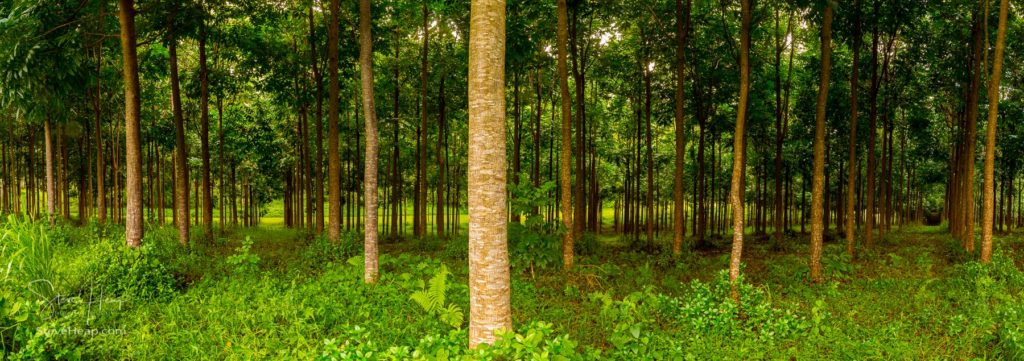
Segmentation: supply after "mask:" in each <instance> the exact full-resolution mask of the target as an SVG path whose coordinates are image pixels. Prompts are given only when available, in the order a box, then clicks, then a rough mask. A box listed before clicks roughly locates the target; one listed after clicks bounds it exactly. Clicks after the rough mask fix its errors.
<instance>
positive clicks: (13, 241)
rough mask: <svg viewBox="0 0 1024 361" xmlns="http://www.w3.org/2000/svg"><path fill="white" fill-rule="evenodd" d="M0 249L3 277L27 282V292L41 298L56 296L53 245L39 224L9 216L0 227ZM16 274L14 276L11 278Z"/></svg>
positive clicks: (46, 229) (46, 228)
mask: <svg viewBox="0 0 1024 361" xmlns="http://www.w3.org/2000/svg"><path fill="white" fill-rule="evenodd" d="M0 247H3V251H2V252H0V255H3V256H4V258H3V259H4V260H5V261H6V262H4V266H5V273H6V274H5V275H4V277H5V278H8V277H16V279H18V280H20V281H22V282H25V283H27V285H28V286H27V287H28V289H29V291H31V292H32V293H35V294H37V295H39V297H41V298H43V299H50V298H53V297H54V296H55V295H56V294H57V290H56V288H55V284H57V283H58V282H59V280H58V279H57V273H56V269H55V265H54V256H55V251H56V246H55V245H54V242H53V241H52V240H51V237H50V234H49V229H48V227H47V226H46V225H44V224H43V223H42V222H32V221H29V220H25V219H19V218H18V217H16V216H8V217H7V221H6V222H4V223H3V224H2V228H0ZM11 272H16V275H11Z"/></svg>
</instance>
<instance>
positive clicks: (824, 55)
mask: <svg viewBox="0 0 1024 361" xmlns="http://www.w3.org/2000/svg"><path fill="white" fill-rule="evenodd" d="M831 61H832V6H831V5H830V4H828V5H826V6H825V19H824V20H823V24H822V27H821V85H819V88H818V107H817V113H816V114H817V115H816V117H815V127H814V180H813V182H814V186H813V187H812V190H811V192H812V196H811V203H812V204H811V280H812V281H813V282H814V283H821V282H822V281H824V278H823V276H822V271H821V249H822V241H823V240H824V233H825V228H826V226H827V223H823V222H822V216H823V213H824V208H825V207H827V204H824V198H825V196H826V194H825V187H826V184H825V182H824V180H825V179H824V178H825V142H826V140H825V126H826V125H825V109H826V107H827V106H828V86H829V75H830V74H829V73H830V71H831V65H832V64H831Z"/></svg>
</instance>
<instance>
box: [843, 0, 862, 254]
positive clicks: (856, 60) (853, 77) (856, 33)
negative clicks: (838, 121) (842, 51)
mask: <svg viewBox="0 0 1024 361" xmlns="http://www.w3.org/2000/svg"><path fill="white" fill-rule="evenodd" d="M853 7H854V9H853V11H854V15H853V60H852V61H851V62H850V63H851V64H850V68H851V70H850V163H849V165H848V167H849V169H848V176H847V184H846V253H847V254H849V255H850V257H851V258H852V257H853V256H854V254H855V253H854V242H855V241H856V237H857V235H856V231H855V227H856V223H857V222H856V218H855V217H857V210H858V208H855V205H856V200H855V198H856V192H857V188H856V187H857V107H858V105H859V104H858V100H857V96H858V93H859V90H860V88H859V86H858V84H857V83H858V80H860V79H859V76H860V75H859V74H860V72H859V69H860V42H861V30H860V0H854V3H853Z"/></svg>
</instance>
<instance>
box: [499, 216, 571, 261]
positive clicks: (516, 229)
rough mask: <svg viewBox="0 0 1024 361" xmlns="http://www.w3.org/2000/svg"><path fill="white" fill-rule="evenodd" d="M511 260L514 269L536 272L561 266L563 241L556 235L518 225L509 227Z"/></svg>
mask: <svg viewBox="0 0 1024 361" xmlns="http://www.w3.org/2000/svg"><path fill="white" fill-rule="evenodd" d="M508 238H509V242H508V243H509V258H510V260H511V262H512V269H514V270H517V271H520V272H526V271H528V272H531V273H532V272H534V271H535V269H538V268H539V269H548V268H551V267H555V266H558V265H560V264H561V259H562V258H561V254H562V253H561V244H562V243H561V240H559V239H558V238H557V237H556V236H555V235H553V234H548V233H542V232H540V231H538V230H537V229H535V228H530V227H527V226H524V225H520V224H517V223H512V224H510V225H509V229H508Z"/></svg>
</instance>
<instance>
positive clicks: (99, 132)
mask: <svg viewBox="0 0 1024 361" xmlns="http://www.w3.org/2000/svg"><path fill="white" fill-rule="evenodd" d="M105 3H106V2H103V1H101V2H100V19H104V18H105V17H104V11H103V10H104V4H105ZM101 27H102V25H101ZM102 70H103V46H102V44H100V45H97V46H96V98H95V99H94V101H93V111H94V113H95V115H96V220H97V222H99V223H100V224H103V223H106V221H107V202H106V197H107V195H106V193H105V189H104V184H103V175H104V174H105V172H104V171H103V125H102V121H103V115H102V111H101V110H102V109H101V105H102V97H103V89H102V87H101V82H102V79H103V77H102V76H100V74H101V73H102Z"/></svg>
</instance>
